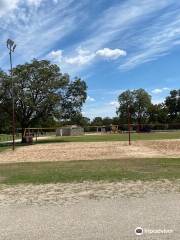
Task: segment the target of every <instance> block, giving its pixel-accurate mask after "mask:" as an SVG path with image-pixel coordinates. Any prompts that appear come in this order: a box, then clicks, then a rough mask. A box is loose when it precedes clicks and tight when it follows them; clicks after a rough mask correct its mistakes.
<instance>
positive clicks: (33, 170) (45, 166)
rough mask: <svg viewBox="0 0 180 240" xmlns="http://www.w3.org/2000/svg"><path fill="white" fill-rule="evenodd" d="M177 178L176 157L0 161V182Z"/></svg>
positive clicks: (178, 162)
mask: <svg viewBox="0 0 180 240" xmlns="http://www.w3.org/2000/svg"><path fill="white" fill-rule="evenodd" d="M161 179H169V180H175V179H180V158H179V159H177V158H169V159H159V158H152V159H121V160H93V161H92V160H91V161H71V162H43V163H42V162H41V163H13V164H1V165H0V184H12V185H13V184H47V183H59V182H63V183H64V182H66V183H69V182H83V181H110V182H112V181H122V180H135V181H136V180H144V181H146V180H161Z"/></svg>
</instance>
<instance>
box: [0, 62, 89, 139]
mask: <svg viewBox="0 0 180 240" xmlns="http://www.w3.org/2000/svg"><path fill="white" fill-rule="evenodd" d="M13 81H14V97H15V117H16V121H17V122H19V124H20V126H21V128H22V129H25V128H28V127H30V126H33V125H34V124H37V123H38V122H43V121H46V120H47V119H48V118H55V117H56V119H59V118H60V117H64V118H71V117H72V115H75V114H77V113H79V112H80V111H81V107H82V105H83V103H84V102H85V99H86V84H85V82H84V81H82V80H81V79H76V80H75V81H70V78H69V76H68V75H66V74H62V73H61V72H60V69H59V67H58V66H57V65H56V64H51V63H50V62H49V61H46V60H41V61H38V60H33V61H32V62H31V63H26V64H24V65H18V66H17V67H16V68H14V69H13ZM11 84H12V82H11V79H10V77H9V76H8V75H7V74H5V73H3V72H1V74H0V85H1V86H0V87H1V88H0V106H1V109H2V110H3V113H7V114H9V116H11V114H12V107H11V106H12V90H11V89H12V88H11ZM22 140H24V139H22Z"/></svg>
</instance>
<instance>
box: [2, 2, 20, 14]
mask: <svg viewBox="0 0 180 240" xmlns="http://www.w3.org/2000/svg"><path fill="white" fill-rule="evenodd" d="M19 2H20V0H0V17H2V16H3V15H5V14H6V13H7V12H8V11H11V10H14V9H16V8H17V7H18V4H19Z"/></svg>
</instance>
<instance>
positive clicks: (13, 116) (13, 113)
mask: <svg viewBox="0 0 180 240" xmlns="http://www.w3.org/2000/svg"><path fill="white" fill-rule="evenodd" d="M9 56H10V67H11V83H12V123H13V125H12V137H13V144H12V149H13V151H14V150H15V128H16V127H15V108H14V81H13V67H12V48H11V47H10V51H9Z"/></svg>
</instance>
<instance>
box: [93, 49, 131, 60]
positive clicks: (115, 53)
mask: <svg viewBox="0 0 180 240" xmlns="http://www.w3.org/2000/svg"><path fill="white" fill-rule="evenodd" d="M96 55H97V56H100V57H105V58H108V59H117V58H119V57H121V56H126V55H127V53H126V51H124V50H121V49H119V48H116V49H111V48H103V49H100V50H98V51H96Z"/></svg>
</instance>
